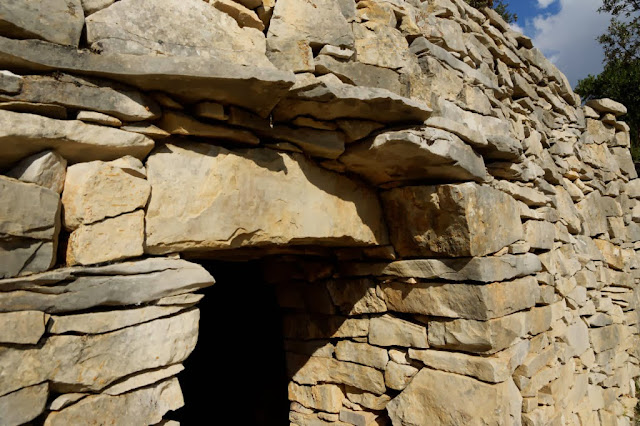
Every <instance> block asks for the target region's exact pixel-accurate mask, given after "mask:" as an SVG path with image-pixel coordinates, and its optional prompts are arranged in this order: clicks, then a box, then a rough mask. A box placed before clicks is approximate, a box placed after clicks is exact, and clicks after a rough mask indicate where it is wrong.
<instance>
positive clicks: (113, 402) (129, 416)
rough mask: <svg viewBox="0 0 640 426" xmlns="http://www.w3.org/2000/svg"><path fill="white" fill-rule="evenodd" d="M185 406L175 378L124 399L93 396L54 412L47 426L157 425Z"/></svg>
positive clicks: (122, 396)
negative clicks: (81, 425)
mask: <svg viewBox="0 0 640 426" xmlns="http://www.w3.org/2000/svg"><path fill="white" fill-rule="evenodd" d="M183 405H184V400H183V398H182V391H181V390H180V384H179V383H178V379H176V378H172V379H169V380H166V381H164V382H161V383H159V384H157V385H155V386H153V387H147V388H143V389H140V390H136V391H134V392H130V393H125V394H123V395H118V396H111V395H91V396H88V397H86V398H84V399H82V400H81V401H80V402H78V403H76V404H74V405H72V406H70V407H68V408H65V409H63V410H62V411H54V412H52V413H51V414H49V415H48V416H47V418H46V419H45V421H44V424H45V425H47V426H56V425H60V426H62V425H69V424H78V423H84V422H92V423H100V422H105V421H108V422H112V423H113V424H123V423H129V422H133V423H136V424H156V423H158V422H160V421H161V420H162V416H163V415H164V414H165V413H166V412H167V411H170V410H177V409H178V408H180V407H182V406H183Z"/></svg>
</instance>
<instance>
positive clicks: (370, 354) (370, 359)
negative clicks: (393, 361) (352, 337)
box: [336, 340, 389, 370]
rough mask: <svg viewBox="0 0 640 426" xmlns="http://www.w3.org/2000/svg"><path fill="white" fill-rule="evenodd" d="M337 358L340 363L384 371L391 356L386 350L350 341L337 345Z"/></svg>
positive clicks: (343, 341)
mask: <svg viewBox="0 0 640 426" xmlns="http://www.w3.org/2000/svg"><path fill="white" fill-rule="evenodd" d="M336 358H338V359H339V360H340V361H349V362H355V363H357V364H362V365H368V366H369V367H373V368H377V369H379V370H384V369H385V367H386V365H387V363H388V362H389V354H388V353H387V350H386V349H382V348H377V347H375V346H371V345H368V344H366V343H356V342H351V341H349V340H342V341H340V342H338V344H337V345H336Z"/></svg>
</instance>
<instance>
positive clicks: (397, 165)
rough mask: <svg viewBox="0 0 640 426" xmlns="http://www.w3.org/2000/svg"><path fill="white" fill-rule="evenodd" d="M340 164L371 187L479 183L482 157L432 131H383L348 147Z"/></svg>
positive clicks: (482, 175)
mask: <svg viewBox="0 0 640 426" xmlns="http://www.w3.org/2000/svg"><path fill="white" fill-rule="evenodd" d="M340 161H341V162H342V163H343V164H345V165H346V167H347V169H348V170H349V171H352V172H354V173H357V174H359V175H362V176H364V177H365V178H366V179H367V180H368V181H370V182H371V183H373V184H376V185H380V184H385V183H390V182H409V181H416V180H431V179H437V180H445V181H465V180H474V181H477V182H482V181H484V180H486V179H487V178H488V175H487V170H486V168H485V165H484V161H483V160H482V157H481V156H480V155H478V154H477V153H475V152H474V151H473V149H472V148H471V147H469V146H468V145H466V144H465V143H463V142H462V141H461V140H460V139H459V138H458V137H456V136H455V135H452V134H450V133H447V132H444V131H442V130H439V129H434V128H429V127H427V128H424V129H422V130H420V131H416V130H405V131H397V132H386V133H382V134H380V135H378V136H376V137H375V138H374V139H372V140H367V141H364V142H362V143H358V144H351V145H349V146H348V147H347V150H346V152H345V153H344V155H342V157H340Z"/></svg>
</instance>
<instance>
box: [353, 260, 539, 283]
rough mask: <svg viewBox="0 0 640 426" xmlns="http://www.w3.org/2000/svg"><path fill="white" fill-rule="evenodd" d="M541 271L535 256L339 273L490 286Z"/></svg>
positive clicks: (357, 267)
mask: <svg viewBox="0 0 640 426" xmlns="http://www.w3.org/2000/svg"><path fill="white" fill-rule="evenodd" d="M541 270H542V264H541V263H540V260H539V259H538V256H536V255H535V254H533V253H527V254H523V255H504V256H492V257H474V258H464V259H414V260H399V261H396V262H391V263H378V264H370V263H369V264H352V265H349V266H347V267H345V268H344V270H343V272H344V273H345V275H351V276H363V275H390V276H396V277H406V278H422V279H428V280H430V279H444V280H448V281H478V282H485V283H491V282H494V281H505V280H509V279H512V278H516V277H523V276H527V275H531V274H534V273H536V272H539V271H541Z"/></svg>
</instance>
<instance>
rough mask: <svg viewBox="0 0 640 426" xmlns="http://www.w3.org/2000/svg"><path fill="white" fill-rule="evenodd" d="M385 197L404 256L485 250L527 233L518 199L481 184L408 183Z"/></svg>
mask: <svg viewBox="0 0 640 426" xmlns="http://www.w3.org/2000/svg"><path fill="white" fill-rule="evenodd" d="M382 199H383V202H384V205H385V213H386V216H387V222H388V223H389V224H390V225H389V226H390V236H391V241H392V243H393V245H394V247H395V249H396V251H398V253H400V255H402V256H407V257H415V256H429V257H431V256H451V257H466V256H484V255H486V254H490V253H494V252H496V251H498V250H500V249H502V248H503V247H505V246H508V245H509V244H511V243H513V242H515V241H517V240H519V239H521V238H522V236H523V231H522V223H521V222H520V214H519V211H518V207H517V204H516V202H515V200H514V199H513V198H511V197H509V196H508V195H506V194H504V193H502V192H500V191H497V190H495V189H492V188H487V187H483V186H479V185H477V184H473V183H464V184H459V185H438V186H410V187H402V188H397V189H393V190H391V191H389V192H385V193H383V194H382ZM445 212H446V213H445Z"/></svg>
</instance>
